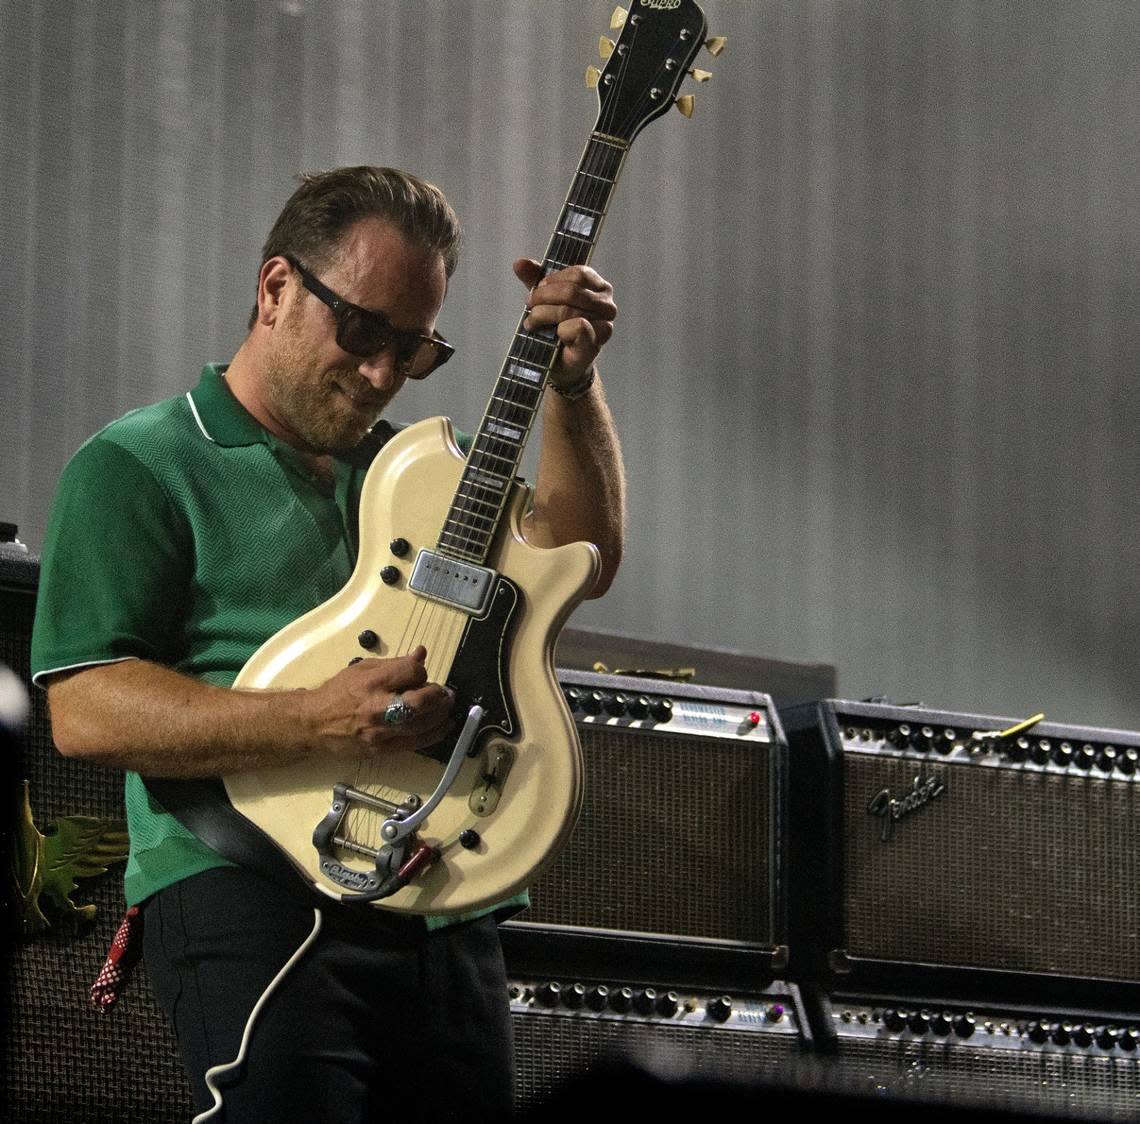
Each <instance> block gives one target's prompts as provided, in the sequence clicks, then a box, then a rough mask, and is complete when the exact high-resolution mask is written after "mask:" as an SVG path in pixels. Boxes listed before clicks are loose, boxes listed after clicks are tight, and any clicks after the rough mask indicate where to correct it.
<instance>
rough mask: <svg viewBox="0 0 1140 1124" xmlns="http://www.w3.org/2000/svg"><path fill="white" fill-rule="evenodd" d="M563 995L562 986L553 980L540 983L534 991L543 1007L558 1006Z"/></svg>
mask: <svg viewBox="0 0 1140 1124" xmlns="http://www.w3.org/2000/svg"><path fill="white" fill-rule="evenodd" d="M561 995H562V986H561V985H560V984H557V983H555V982H554V981H553V980H551V981H550V982H549V983H544V984H539V985H538V987H537V988H535V992H534V997H535V998H536V999H537V1000H538V1001H539V1003H540V1004H541V1005H542V1006H543V1007H557V1006H558V1000H559V998H560V997H561Z"/></svg>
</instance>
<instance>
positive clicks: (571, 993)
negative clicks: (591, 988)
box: [562, 983, 586, 1011]
mask: <svg viewBox="0 0 1140 1124" xmlns="http://www.w3.org/2000/svg"><path fill="white" fill-rule="evenodd" d="M562 1002H563V1004H564V1005H565V1006H567V1007H569V1008H570V1010H571V1011H578V1010H580V1009H581V1007H582V1005H583V1004H584V1003H585V1002H586V985H585V984H580V983H576V984H572V985H571V986H570V987H567V988H563V989H562Z"/></svg>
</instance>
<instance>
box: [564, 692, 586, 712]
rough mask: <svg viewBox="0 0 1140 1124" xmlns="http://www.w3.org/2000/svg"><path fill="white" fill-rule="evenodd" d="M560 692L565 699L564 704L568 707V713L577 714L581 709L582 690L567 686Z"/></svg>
mask: <svg viewBox="0 0 1140 1124" xmlns="http://www.w3.org/2000/svg"><path fill="white" fill-rule="evenodd" d="M562 694H563V696H564V697H565V699H566V705H567V706H568V707H569V708H570V713H571V714H577V713H578V711H580V710H581V709H582V695H583V692H582V691H580V690H578V688H577V687H567V688H566V690H565V691H563V692H562Z"/></svg>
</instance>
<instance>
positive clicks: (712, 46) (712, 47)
mask: <svg viewBox="0 0 1140 1124" xmlns="http://www.w3.org/2000/svg"><path fill="white" fill-rule="evenodd" d="M727 42H728V36H727V35H714V36H713V37H712V38H711V39H706V40H705V46H706V47H707V48H708V52H709V54H710V55H712V56H713V57H714V58H715V57H716V56H717V55H719V54H720V53H721V51H723V50H724V45H725V44H726V43H727Z"/></svg>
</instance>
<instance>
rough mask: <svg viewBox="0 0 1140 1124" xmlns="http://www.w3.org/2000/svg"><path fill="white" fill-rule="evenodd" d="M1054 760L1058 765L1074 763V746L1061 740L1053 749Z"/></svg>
mask: <svg viewBox="0 0 1140 1124" xmlns="http://www.w3.org/2000/svg"><path fill="white" fill-rule="evenodd" d="M1053 761H1054V763H1055V764H1057V765H1062V766H1067V765H1071V764H1072V763H1073V747H1072V746H1071V745H1069V743H1068V742H1060V743H1059V744H1058V745H1057V748H1056V749H1054V750H1053Z"/></svg>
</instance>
